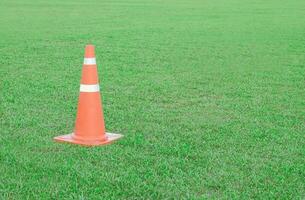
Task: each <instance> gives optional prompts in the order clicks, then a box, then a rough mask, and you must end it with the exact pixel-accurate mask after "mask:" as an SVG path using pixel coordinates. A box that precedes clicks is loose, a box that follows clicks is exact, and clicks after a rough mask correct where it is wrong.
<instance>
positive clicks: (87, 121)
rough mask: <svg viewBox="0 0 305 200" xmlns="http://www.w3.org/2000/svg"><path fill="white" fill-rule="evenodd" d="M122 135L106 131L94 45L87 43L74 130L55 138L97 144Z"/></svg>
mask: <svg viewBox="0 0 305 200" xmlns="http://www.w3.org/2000/svg"><path fill="white" fill-rule="evenodd" d="M121 137H122V135H120V134H114V133H106V132H105V123H104V116H103V108H102V104H101V96H100V87H99V83H98V75H97V67H96V61H95V54H94V46H93V45H87V46H86V49H85V59H84V65H83V71H82V78H81V84H80V95H79V100H78V110H77V116H76V122H75V128H74V132H73V133H71V134H68V135H62V136H58V137H55V138H54V140H55V141H57V142H67V143H73V144H79V145H85V146H96V145H104V144H108V143H111V142H113V141H114V140H117V139H119V138H121Z"/></svg>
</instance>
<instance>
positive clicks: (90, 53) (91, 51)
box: [85, 44, 95, 58]
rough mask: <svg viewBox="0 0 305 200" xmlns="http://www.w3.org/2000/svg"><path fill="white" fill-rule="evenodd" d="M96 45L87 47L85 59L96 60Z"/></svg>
mask: <svg viewBox="0 0 305 200" xmlns="http://www.w3.org/2000/svg"><path fill="white" fill-rule="evenodd" d="M94 57H95V54H94V45H92V44H88V45H86V47H85V58H94Z"/></svg>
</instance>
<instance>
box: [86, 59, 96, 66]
mask: <svg viewBox="0 0 305 200" xmlns="http://www.w3.org/2000/svg"><path fill="white" fill-rule="evenodd" d="M84 65H96V60H95V58H84Z"/></svg>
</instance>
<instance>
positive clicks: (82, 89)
mask: <svg viewBox="0 0 305 200" xmlns="http://www.w3.org/2000/svg"><path fill="white" fill-rule="evenodd" d="M79 91H80V92H99V91H100V86H99V84H94V85H85V84H80V89H79Z"/></svg>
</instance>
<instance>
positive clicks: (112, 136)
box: [54, 133, 123, 146]
mask: <svg viewBox="0 0 305 200" xmlns="http://www.w3.org/2000/svg"><path fill="white" fill-rule="evenodd" d="M106 136H107V140H93V141H92V140H89V141H84V140H77V139H75V138H73V133H71V134H68V135H61V136H57V137H55V138H54V140H55V141H56V142H62V143H71V144H78V145H82V146H99V145H106V144H110V143H112V142H113V141H115V140H118V139H120V138H121V137H123V135H121V134H116V133H106Z"/></svg>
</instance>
